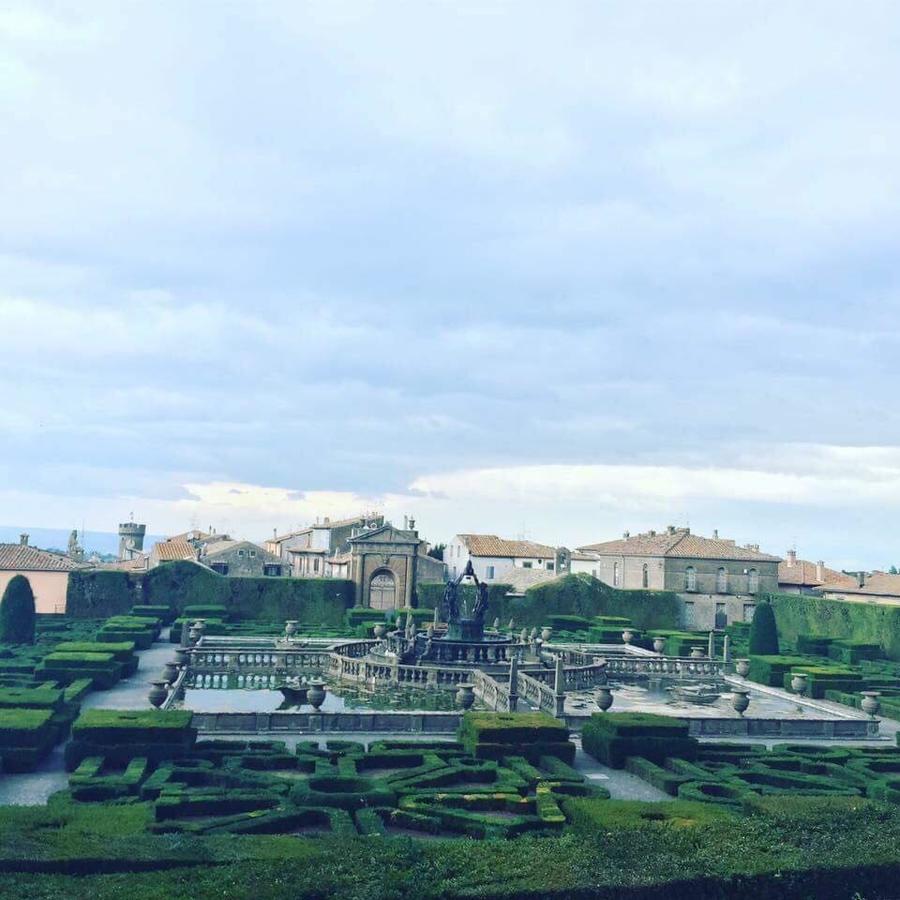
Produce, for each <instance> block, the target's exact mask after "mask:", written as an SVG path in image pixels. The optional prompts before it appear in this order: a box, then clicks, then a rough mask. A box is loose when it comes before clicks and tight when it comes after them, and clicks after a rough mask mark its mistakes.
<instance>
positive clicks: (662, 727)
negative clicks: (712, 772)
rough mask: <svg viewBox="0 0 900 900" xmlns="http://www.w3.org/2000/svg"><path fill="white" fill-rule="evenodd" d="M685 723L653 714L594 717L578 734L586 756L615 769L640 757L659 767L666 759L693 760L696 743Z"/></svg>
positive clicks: (613, 714)
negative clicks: (630, 758)
mask: <svg viewBox="0 0 900 900" xmlns="http://www.w3.org/2000/svg"><path fill="white" fill-rule="evenodd" d="M688 727H689V726H688V723H687V722H685V721H683V720H681V719H673V718H670V717H669V716H659V715H654V714H652V713H595V714H594V715H592V716H591V718H590V719H589V720H588V721H587V722H586V723H585V725H584V728H583V729H582V732H581V745H582V747H583V748H584V751H585V753H589V754H590V755H591V756H593V757H594V759H596V760H598V761H599V762H601V763H603V764H604V765H606V766H611V767H612V768H614V769H621V768H623V767H624V765H625V761H626V760H627V759H628V757H629V756H643V757H644V758H645V759H649V760H650V761H651V762H655V763H658V764H662V762H663V761H664V760H665V759H666V757H668V756H678V757H681V758H682V759H693V758H694V757H695V756H696V755H697V741H696V740H695V739H694V738H692V737H690V736H689V735H688Z"/></svg>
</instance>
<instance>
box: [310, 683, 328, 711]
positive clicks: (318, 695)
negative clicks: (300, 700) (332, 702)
mask: <svg viewBox="0 0 900 900" xmlns="http://www.w3.org/2000/svg"><path fill="white" fill-rule="evenodd" d="M326 694H327V691H326V690H325V682H324V681H311V682H310V683H309V690H308V691H307V694H306V700H307V702H308V703H309V705H310V706H312V708H313V709H318V708H319V707H320V706H321V705H322V704H323V703H324V702H325V696H326Z"/></svg>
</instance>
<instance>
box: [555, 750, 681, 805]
mask: <svg viewBox="0 0 900 900" xmlns="http://www.w3.org/2000/svg"><path fill="white" fill-rule="evenodd" d="M572 740H573V741H574V742H575V746H576V748H577V749H576V751H575V768H576V769H577V770H578V771H579V772H580V773H581V774H582V775H584V777H585V778H586V779H587V780H588V781H589V782H590V783H591V784H596V785H599V786H600V787H605V788H606V789H607V790H608V791H609V796H610V797H611V798H612V799H613V800H647V801H650V802H652V803H658V802H660V801H662V800H671V799H672V798H671V797H670V796H669V795H668V794H667V793H666V792H665V791H661V790H659V789H658V788H655V787H653V785H652V784H647V782H646V781H642V780H641V779H640V778H638V777H637V775H632V774H631V773H630V772H626V771H625V770H624V769H610V768H609V767H608V766H604V765H601V764H600V763H598V762H597V760H596V759H594V758H593V757H592V756H588V755H587V753H585V752H584V750H582V749H581V738H580V737H578V736H573V738H572Z"/></svg>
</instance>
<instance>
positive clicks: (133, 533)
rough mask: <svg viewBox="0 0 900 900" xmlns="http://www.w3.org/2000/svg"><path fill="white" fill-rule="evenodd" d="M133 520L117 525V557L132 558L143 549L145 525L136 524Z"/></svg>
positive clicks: (132, 517)
mask: <svg viewBox="0 0 900 900" xmlns="http://www.w3.org/2000/svg"><path fill="white" fill-rule="evenodd" d="M133 520H134V515H132V516H131V520H130V521H128V522H123V523H121V524H120V525H119V559H134V558H135V556H137V555H138V554H139V553H140V552H141V551H142V550H143V549H144V535H145V534H146V533H147V526H146V525H138V524H137V523H136V522H134V521H133Z"/></svg>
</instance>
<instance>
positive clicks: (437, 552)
mask: <svg viewBox="0 0 900 900" xmlns="http://www.w3.org/2000/svg"><path fill="white" fill-rule="evenodd" d="M446 549H447V545H446V544H435V545H434V546H433V547H429V548H428V555H429V556H431V557H433V558H434V559H439V560H440V561H441V562H443V561H444V551H445V550H446Z"/></svg>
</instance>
